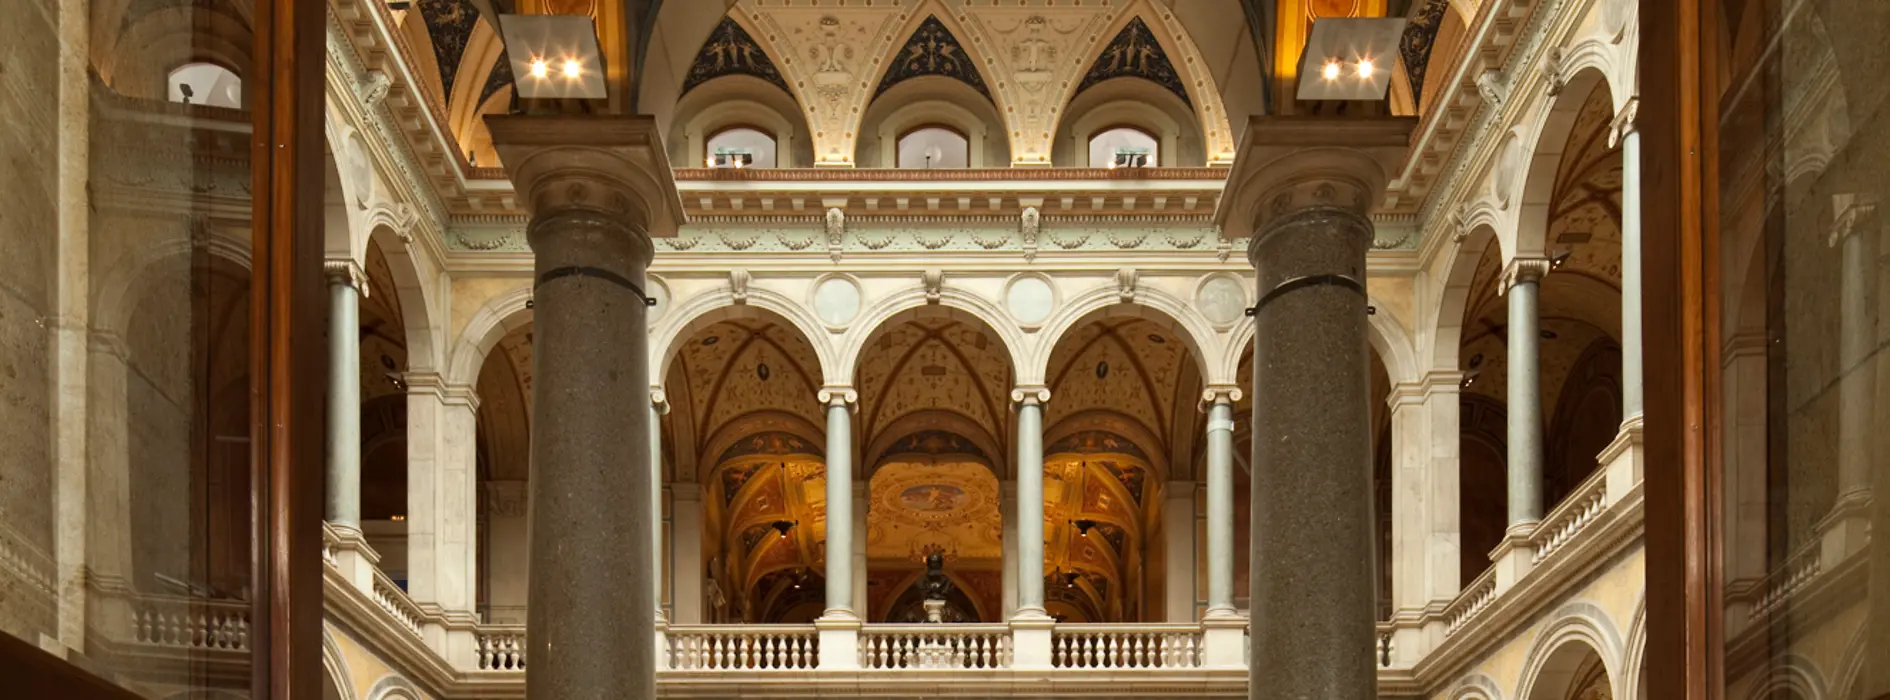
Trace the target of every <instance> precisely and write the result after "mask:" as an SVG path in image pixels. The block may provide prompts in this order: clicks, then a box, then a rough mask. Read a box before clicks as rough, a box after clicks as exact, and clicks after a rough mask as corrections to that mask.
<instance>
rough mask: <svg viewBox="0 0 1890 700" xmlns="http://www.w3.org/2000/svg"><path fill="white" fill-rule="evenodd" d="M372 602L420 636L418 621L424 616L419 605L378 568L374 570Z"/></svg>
mask: <svg viewBox="0 0 1890 700" xmlns="http://www.w3.org/2000/svg"><path fill="white" fill-rule="evenodd" d="M374 602H375V603H376V604H379V605H380V606H381V609H382V610H385V611H387V614H389V615H393V616H394V619H396V620H399V621H400V623H401V625H402V626H403V627H406V628H407V631H408V632H412V633H413V635H414V636H416V637H418V636H420V622H421V621H422V620H424V619H425V618H426V616H425V615H424V614H422V613H421V612H420V606H418V605H414V602H413V599H412V598H408V597H407V592H406V591H403V590H400V586H398V585H396V584H395V583H394V581H393V579H390V578H388V577H387V574H384V573H381V572H380V570H378V569H377V570H375V571H374Z"/></svg>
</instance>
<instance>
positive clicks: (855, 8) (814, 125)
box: [736, 0, 906, 166]
mask: <svg viewBox="0 0 1890 700" xmlns="http://www.w3.org/2000/svg"><path fill="white" fill-rule="evenodd" d="M736 9H737V11H739V12H743V13H744V14H743V15H742V16H744V17H746V18H748V19H749V20H750V21H751V23H752V26H754V28H755V30H756V33H757V34H759V35H761V36H762V37H764V38H766V39H767V41H768V44H769V45H770V46H773V47H775V48H776V49H777V50H778V51H779V52H780V55H781V73H782V76H783V77H784V78H785V79H786V80H787V81H788V83H789V84H790V85H792V86H793V87H794V90H795V92H796V94H798V95H799V96H800V101H801V103H802V104H803V105H805V106H806V110H807V122H808V127H809V128H810V129H811V130H812V131H813V132H814V163H815V165H822V166H849V165H852V164H853V150H854V143H855V136H856V135H855V131H856V130H857V129H858V128H859V123H860V115H861V113H862V112H863V111H864V110H865V108H866V98H867V97H869V96H870V95H869V93H868V89H869V88H870V86H871V85H872V82H870V81H871V79H872V76H873V75H874V74H876V73H878V72H879V68H878V66H877V65H876V63H877V61H878V60H879V59H878V57H880V56H884V55H886V54H887V53H888V52H889V50H890V48H891V45H892V43H893V42H894V41H897V38H896V37H895V36H893V32H894V31H896V30H897V28H898V27H899V26H901V25H903V24H904V21H905V18H906V14H905V11H904V10H902V9H901V8H899V7H897V6H895V5H892V4H890V3H887V4H872V5H847V6H838V5H837V4H836V5H817V4H810V5H786V4H765V5H764V4H763V3H761V2H759V1H758V0H746V1H745V2H743V3H741V4H740V5H738V6H737V8H736Z"/></svg>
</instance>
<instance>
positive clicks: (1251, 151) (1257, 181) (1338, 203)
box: [1214, 116, 1417, 251]
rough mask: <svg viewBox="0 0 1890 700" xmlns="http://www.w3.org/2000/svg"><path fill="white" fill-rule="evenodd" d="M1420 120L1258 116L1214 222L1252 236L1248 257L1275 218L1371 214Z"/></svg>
mask: <svg viewBox="0 0 1890 700" xmlns="http://www.w3.org/2000/svg"><path fill="white" fill-rule="evenodd" d="M1416 126H1417V120H1416V119H1415V118H1411V117H1373V118H1358V119H1332V118H1330V117H1278V116H1262V117H1254V118H1253V119H1251V120H1249V121H1248V122H1247V128H1246V135H1245V136H1244V137H1243V138H1241V140H1240V152H1239V153H1238V154H1237V155H1236V157H1235V159H1234V166H1233V169H1232V171H1231V172H1229V173H1228V177H1227V188H1226V190H1225V191H1224V192H1223V193H1222V195H1221V205H1220V207H1218V208H1217V209H1216V210H1215V212H1214V223H1216V224H1219V225H1220V226H1221V227H1222V229H1223V230H1226V231H1228V232H1229V233H1228V235H1229V236H1240V235H1247V234H1248V233H1252V234H1253V237H1252V241H1253V242H1249V244H1248V245H1249V250H1250V251H1251V250H1252V247H1253V246H1254V245H1255V243H1254V242H1257V241H1258V240H1260V239H1261V238H1263V237H1264V236H1263V235H1261V234H1262V233H1264V232H1265V231H1267V230H1268V229H1269V228H1270V227H1271V226H1272V224H1273V223H1274V221H1275V220H1276V219H1279V218H1281V217H1284V216H1285V215H1287V214H1291V213H1294V212H1298V211H1305V210H1314V209H1317V210H1326V211H1334V212H1338V211H1343V212H1349V213H1351V214H1354V215H1357V216H1364V215H1366V214H1368V213H1370V211H1371V209H1372V208H1373V207H1374V206H1376V205H1377V203H1378V201H1379V199H1380V198H1381V197H1382V195H1383V194H1384V191H1385V184H1386V183H1387V182H1389V181H1390V180H1391V176H1392V173H1393V172H1394V171H1395V170H1396V168H1397V167H1398V166H1399V165H1400V164H1402V163H1403V161H1404V156H1405V151H1406V150H1407V149H1408V147H1409V144H1410V140H1411V130H1412V129H1413V128H1415V127H1416Z"/></svg>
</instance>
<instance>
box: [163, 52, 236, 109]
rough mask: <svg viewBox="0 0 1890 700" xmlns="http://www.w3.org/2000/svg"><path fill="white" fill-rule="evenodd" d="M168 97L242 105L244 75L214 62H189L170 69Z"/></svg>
mask: <svg viewBox="0 0 1890 700" xmlns="http://www.w3.org/2000/svg"><path fill="white" fill-rule="evenodd" d="M168 83H169V87H168V89H167V91H166V95H167V96H168V99H169V100H170V101H172V102H180V103H183V104H192V105H205V106H209V107H223V108H225V109H242V108H243V79H242V78H241V77H240V76H238V75H237V74H236V71H232V70H230V69H228V68H224V67H223V66H220V65H217V64H215V63H186V64H184V65H181V66H178V67H177V68H175V69H172V70H171V74H170V79H169V81H168Z"/></svg>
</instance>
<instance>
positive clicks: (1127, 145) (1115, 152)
mask: <svg viewBox="0 0 1890 700" xmlns="http://www.w3.org/2000/svg"><path fill="white" fill-rule="evenodd" d="M1161 162H1162V161H1161V142H1160V141H1157V140H1156V139H1155V135H1154V134H1150V133H1148V132H1146V131H1143V130H1141V129H1138V128H1135V127H1132V126H1118V127H1114V128H1111V129H1108V130H1105V131H1101V132H1098V133H1097V134H1096V135H1095V136H1091V137H1089V167H1092V168H1146V167H1151V166H1155V165H1160V164H1161Z"/></svg>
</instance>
